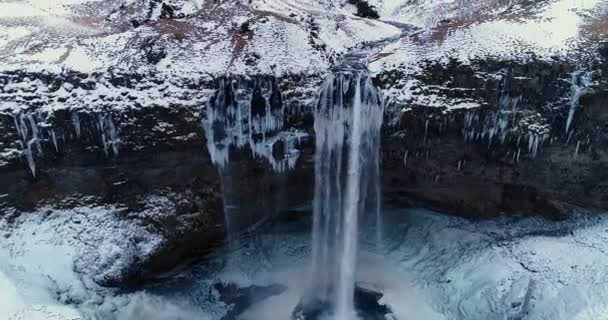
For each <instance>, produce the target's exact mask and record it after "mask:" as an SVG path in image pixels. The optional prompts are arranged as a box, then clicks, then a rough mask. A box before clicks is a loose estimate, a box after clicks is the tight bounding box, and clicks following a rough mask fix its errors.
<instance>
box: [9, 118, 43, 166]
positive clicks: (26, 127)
mask: <svg viewBox="0 0 608 320" xmlns="http://www.w3.org/2000/svg"><path fill="white" fill-rule="evenodd" d="M37 116H38V114H34V113H29V114H25V113H20V114H17V115H14V116H13V119H14V120H15V127H16V128H17V131H18V132H19V137H20V138H21V150H22V152H23V154H24V155H25V160H26V161H27V164H28V167H29V169H30V172H31V173H32V175H33V176H34V177H35V176H36V156H37V155H38V154H40V155H42V145H41V144H40V136H39V128H38V121H37V120H36V117H37Z"/></svg>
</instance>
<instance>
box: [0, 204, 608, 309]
mask: <svg viewBox="0 0 608 320" xmlns="http://www.w3.org/2000/svg"><path fill="white" fill-rule="evenodd" d="M114 213H115V210H114V209H112V208H105V207H104V208H100V207H95V208H76V209H73V210H56V209H50V208H46V209H41V210H39V211H38V212H35V213H29V214H26V215H24V216H23V217H20V218H17V219H16V221H13V222H11V223H8V222H7V221H4V222H3V223H2V224H1V227H0V230H2V237H3V238H2V241H1V242H0V244H1V245H0V257H1V258H2V259H0V287H1V290H0V310H2V311H3V312H2V313H1V314H2V315H1V316H0V318H1V319H24V320H25V319H27V320H33V319H49V317H50V318H52V317H51V315H53V316H55V318H53V319H61V320H64V319H65V320H67V319H69V320H72V319H125V320H126V319H129V320H138V319H159V320H160V319H184V318H186V319H191V318H197V319H212V320H216V319H219V318H221V316H222V315H223V314H224V312H225V311H226V307H227V306H226V305H224V303H223V302H221V301H218V299H219V298H218V295H217V293H216V292H215V291H214V289H212V285H213V283H216V282H220V281H222V282H234V283H237V284H239V285H240V286H242V287H246V286H249V285H252V284H257V285H269V284H277V283H278V284H283V285H285V286H286V290H285V291H284V292H283V293H281V294H279V295H275V296H272V297H270V298H267V299H264V300H262V301H259V302H258V303H255V304H254V305H252V306H251V307H250V308H249V309H248V310H246V311H245V312H244V313H243V314H242V319H250V320H257V319H268V318H267V315H268V314H272V315H273V318H275V319H279V316H280V315H285V316H287V315H289V314H290V312H291V310H292V308H293V307H294V306H295V305H296V304H297V303H298V302H299V298H300V296H301V293H302V291H303V290H304V288H305V284H306V282H307V281H306V278H307V274H308V272H307V268H306V266H307V264H308V255H309V245H308V243H309V230H307V227H306V224H305V223H302V222H292V223H287V224H282V225H277V226H268V227H263V228H262V229H261V230H259V232H256V233H255V234H253V235H248V236H244V237H243V238H242V239H241V240H240V241H238V242H237V243H238V244H239V245H234V244H233V247H232V251H230V252H228V253H227V252H226V251H225V250H224V249H221V250H219V251H218V252H217V253H216V254H214V255H213V256H212V258H211V259H210V260H209V261H207V262H206V263H204V264H202V265H199V266H196V267H192V268H190V269H188V270H186V271H184V272H182V273H180V274H178V275H176V276H175V277H174V280H171V281H166V282H163V283H160V284H156V285H152V286H151V287H148V288H146V289H145V290H141V291H136V292H131V293H119V292H117V291H114V290H110V289H103V288H101V287H99V286H97V285H96V284H95V281H94V280H95V277H96V276H100V275H102V272H101V271H99V270H112V268H108V267H107V266H108V265H114V266H116V267H117V268H120V266H121V263H129V259H132V258H133V257H134V256H136V255H138V254H142V252H144V253H145V251H146V250H148V249H149V248H151V247H154V246H155V244H157V243H158V241H157V239H155V238H154V237H153V236H152V235H151V234H149V233H146V231H145V230H144V229H142V228H140V227H138V226H137V225H134V224H124V223H125V222H121V220H119V219H117V218H116V217H114V216H113V214H114ZM384 224H385V230H384V239H385V241H384V244H383V246H381V248H380V249H378V248H377V247H376V244H375V243H371V242H367V241H363V243H362V247H363V250H364V251H363V253H362V254H361V255H360V266H359V269H358V270H359V271H358V281H359V283H360V284H361V285H363V286H368V287H373V288H374V289H376V290H379V291H382V292H384V293H385V296H384V298H383V299H382V302H383V303H386V304H387V305H389V306H391V307H392V309H393V311H394V313H395V315H396V316H397V319H400V320H406V319H415V320H419V319H425V320H427V319H455V320H456V319H463V320H464V319H466V320H475V319H479V320H487V319H533V320H537V319H539V320H540V319H543V320H544V319H546V320H560V319H563V320H572V319H577V320H602V319H608V231H607V230H608V219H607V218H605V217H604V216H603V215H601V214H597V213H593V214H577V215H575V216H574V217H573V218H572V219H570V220H569V221H565V222H550V221H546V220H543V219H540V218H525V219H517V218H501V219H496V220H491V221H484V222H469V221H467V220H464V219H461V218H455V217H449V216H445V215H441V214H437V213H434V212H429V211H425V210H420V209H410V210H405V209H390V210H387V211H386V212H385V222H384ZM372 225H373V224H372ZM366 232H370V233H373V232H374V231H373V230H366ZM363 238H364V239H365V238H367V237H365V236H363ZM370 238H371V239H374V238H375V237H370ZM129 242H130V243H132V244H133V245H132V246H126V247H125V245H124V244H125V243H129ZM138 250H139V251H140V252H139V253H138V252H137V251H138ZM100 266H101V267H100ZM87 267H88V268H87ZM4 311H6V312H4ZM520 316H525V317H524V318H518V317H520ZM2 317H4V318H2ZM36 317H38V318H36ZM286 319H287V318H286Z"/></svg>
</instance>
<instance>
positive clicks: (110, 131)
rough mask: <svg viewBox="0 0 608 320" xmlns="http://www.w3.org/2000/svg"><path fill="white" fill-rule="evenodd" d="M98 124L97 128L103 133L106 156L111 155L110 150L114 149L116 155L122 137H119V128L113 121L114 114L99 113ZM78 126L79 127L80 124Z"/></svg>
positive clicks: (102, 138)
mask: <svg viewBox="0 0 608 320" xmlns="http://www.w3.org/2000/svg"><path fill="white" fill-rule="evenodd" d="M96 125H97V129H98V130H99V134H100V135H101V143H102V145H103V152H104V153H105V155H106V157H109V156H110V151H112V153H113V154H114V156H117V155H118V144H119V143H120V139H119V138H118V129H117V128H116V126H115V125H114V122H113V121H112V116H111V115H110V114H104V113H98V114H97V123H96ZM75 127H76V126H75ZM77 127H78V128H79V127H80V125H78V126H77ZM78 131H80V129H77V132H78Z"/></svg>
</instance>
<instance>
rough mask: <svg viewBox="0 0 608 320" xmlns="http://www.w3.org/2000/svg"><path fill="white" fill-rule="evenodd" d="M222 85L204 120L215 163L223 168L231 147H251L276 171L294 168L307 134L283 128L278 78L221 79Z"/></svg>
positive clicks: (254, 152) (282, 107)
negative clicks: (299, 149) (300, 143)
mask: <svg viewBox="0 0 608 320" xmlns="http://www.w3.org/2000/svg"><path fill="white" fill-rule="evenodd" d="M218 87H219V88H218V90H217V92H216V93H215V96H214V97H213V98H212V99H211V100H210V101H209V103H208V104H207V107H206V116H205V117H204V118H203V120H202V127H203V129H204V131H205V137H206V139H207V148H208V150H209V154H210V156H211V160H212V161H213V163H214V164H216V165H217V166H219V167H220V168H221V167H223V166H225V165H226V164H227V163H228V161H229V155H230V148H231V147H235V148H239V149H240V148H244V147H248V148H249V149H250V150H251V152H252V155H253V157H254V158H256V159H265V160H267V161H268V163H270V165H271V166H272V168H273V170H274V171H275V172H283V171H286V170H289V169H292V168H293V167H294V166H295V164H296V161H297V159H298V157H299V151H298V150H297V149H296V148H295V147H296V145H297V143H298V142H299V140H300V139H301V138H302V137H304V136H305V134H304V133H302V132H297V131H283V129H284V126H285V110H284V106H283V102H282V97H281V92H280V91H279V88H278V86H277V83H276V81H275V80H273V79H270V78H256V79H254V80H253V81H240V80H232V79H221V80H219V82H218Z"/></svg>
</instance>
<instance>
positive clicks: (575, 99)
mask: <svg viewBox="0 0 608 320" xmlns="http://www.w3.org/2000/svg"><path fill="white" fill-rule="evenodd" d="M590 82H591V77H590V74H589V73H583V72H582V71H577V72H574V73H572V79H571V89H570V90H571V94H570V109H569V111H568V118H567V119H566V133H568V131H569V130H570V126H571V125H572V120H573V119H574V114H575V113H576V109H578V106H579V100H580V98H581V95H582V94H583V91H584V89H585V88H586V87H587V86H588V85H589V83H590Z"/></svg>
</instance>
